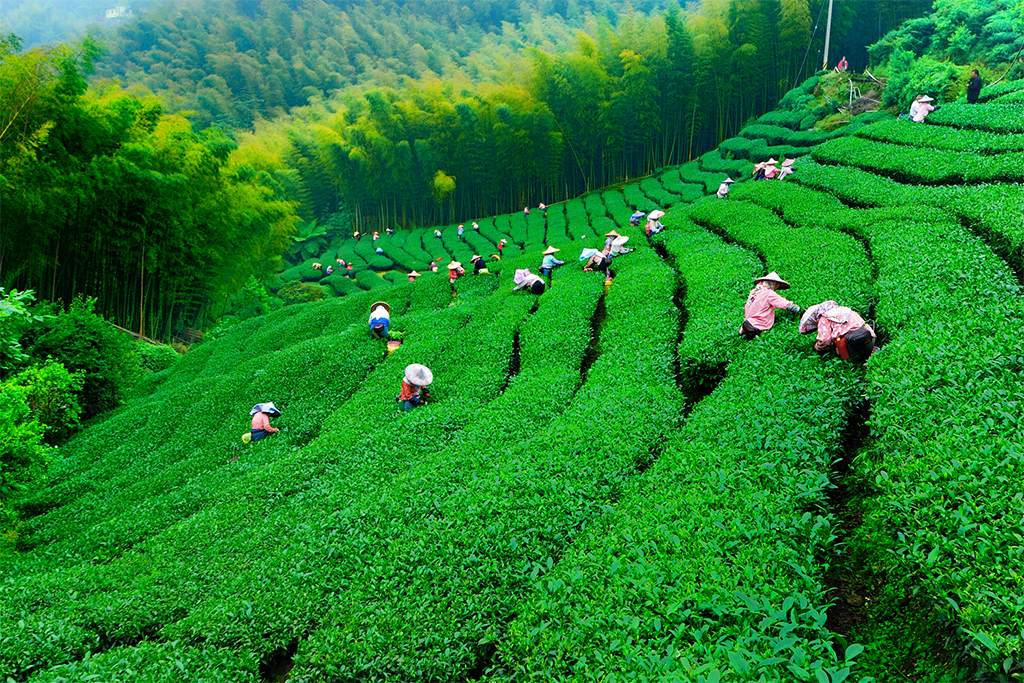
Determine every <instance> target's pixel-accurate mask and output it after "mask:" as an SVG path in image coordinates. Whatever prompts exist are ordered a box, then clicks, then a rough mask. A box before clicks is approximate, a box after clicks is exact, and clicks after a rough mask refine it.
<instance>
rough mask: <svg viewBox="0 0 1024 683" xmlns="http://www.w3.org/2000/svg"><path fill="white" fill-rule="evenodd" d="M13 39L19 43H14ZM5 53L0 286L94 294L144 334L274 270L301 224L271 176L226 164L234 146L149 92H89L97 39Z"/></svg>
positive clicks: (201, 311) (62, 295)
mask: <svg viewBox="0 0 1024 683" xmlns="http://www.w3.org/2000/svg"><path fill="white" fill-rule="evenodd" d="M14 46H16V43H15V45H14ZM4 47H5V48H6V54H4V55H3V58H4V64H3V69H2V70H0V78H2V80H0V87H2V89H3V92H4V98H3V105H2V113H3V119H2V123H3V127H2V137H0V157H2V162H0V182H2V188H3V225H2V231H0V272H2V273H3V280H4V284H5V285H7V286H11V285H15V286H18V287H20V288H22V289H34V290H36V291H37V292H38V294H39V296H40V298H47V299H51V300H62V301H66V302H70V301H71V299H72V298H73V297H74V296H75V295H77V294H86V295H88V296H93V297H96V298H97V299H98V301H99V306H98V307H97V312H101V313H103V314H104V315H105V316H107V317H110V318H112V319H114V320H116V321H117V322H118V323H120V324H122V325H125V326H130V327H132V328H133V329H135V330H137V331H138V332H139V333H141V334H145V335H152V336H160V337H168V336H170V335H171V334H172V333H173V332H175V331H178V330H180V329H182V328H183V327H189V326H194V325H199V324H202V322H203V321H204V320H206V319H207V313H208V312H209V311H208V309H209V307H210V305H211V303H212V302H213V301H216V300H218V299H223V297H224V295H226V294H230V293H232V292H234V291H236V290H237V289H238V288H239V287H240V286H241V285H242V283H244V282H245V281H246V279H248V278H249V277H250V275H252V274H257V275H266V274H269V273H271V272H273V269H274V266H275V265H276V261H277V259H278V258H279V255H280V254H281V252H282V251H283V250H284V249H285V248H286V246H287V243H288V236H289V235H290V234H291V231H292V229H293V224H294V220H295V216H294V210H293V203H292V202H289V201H287V200H285V199H283V198H282V197H281V196H280V194H281V193H280V192H279V188H277V187H276V186H275V184H274V183H273V182H270V180H269V179H268V178H266V177H265V175H260V174H258V173H256V172H254V171H252V170H251V169H246V168H243V167H233V168H230V169H229V168H228V166H227V158H228V156H229V155H230V153H231V151H232V150H233V149H234V143H233V142H232V141H231V140H230V139H229V138H227V137H226V136H225V135H224V134H223V133H221V132H219V131H217V130H215V129H210V130H208V131H204V132H200V133H196V132H193V131H192V129H191V126H190V124H189V123H188V121H186V120H185V119H183V118H181V117H180V116H167V115H164V114H162V113H161V108H160V105H159V104H158V103H157V102H156V100H154V99H152V98H137V97H132V96H130V95H127V94H125V93H123V92H121V91H120V90H118V89H115V88H101V89H94V90H91V91H89V92H86V86H85V81H84V78H83V76H84V74H85V73H87V72H88V70H89V68H90V63H91V60H92V57H93V55H94V54H95V50H96V49H97V48H96V46H95V45H93V44H91V43H89V42H88V41H87V42H86V43H85V44H84V45H83V46H82V47H81V48H80V49H78V50H74V49H72V48H70V47H66V46H63V47H59V48H55V49H51V50H37V51H31V52H29V53H27V54H25V55H17V54H12V53H11V47H12V40H11V39H10V38H8V40H7V42H6V43H5V45H4Z"/></svg>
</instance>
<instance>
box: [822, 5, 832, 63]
mask: <svg viewBox="0 0 1024 683" xmlns="http://www.w3.org/2000/svg"><path fill="white" fill-rule="evenodd" d="M832 2H833V0H828V21H827V22H825V56H824V58H823V59H822V62H821V70H822V71H826V70H827V69H828V43H829V40H831V39H832Z"/></svg>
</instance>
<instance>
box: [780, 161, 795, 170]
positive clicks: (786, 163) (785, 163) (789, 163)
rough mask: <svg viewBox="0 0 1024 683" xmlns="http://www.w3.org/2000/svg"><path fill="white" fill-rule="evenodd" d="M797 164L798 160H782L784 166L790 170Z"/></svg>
mask: <svg viewBox="0 0 1024 683" xmlns="http://www.w3.org/2000/svg"><path fill="white" fill-rule="evenodd" d="M795 163H796V159H783V160H782V165H783V166H785V167H786V168H789V167H790V166H792V165H793V164H795Z"/></svg>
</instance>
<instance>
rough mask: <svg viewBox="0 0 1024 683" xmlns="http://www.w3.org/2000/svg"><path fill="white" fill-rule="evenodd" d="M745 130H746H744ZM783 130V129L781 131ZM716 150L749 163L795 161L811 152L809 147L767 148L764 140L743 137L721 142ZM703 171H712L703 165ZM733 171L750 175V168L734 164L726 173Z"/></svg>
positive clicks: (783, 146) (784, 146)
mask: <svg viewBox="0 0 1024 683" xmlns="http://www.w3.org/2000/svg"><path fill="white" fill-rule="evenodd" d="M744 130H746V129H744ZM782 130H785V129H782ZM718 150H719V152H720V153H721V154H729V155H731V156H732V157H733V158H735V159H744V160H750V161H758V162H761V161H767V160H768V159H771V158H776V159H779V160H780V161H781V160H783V159H795V158H797V157H800V156H803V155H804V154H809V153H810V151H811V148H810V147H793V146H791V145H776V146H771V147H770V146H768V145H767V144H765V142H764V140H756V139H755V140H751V139H748V138H745V137H736V138H729V139H728V140H723V141H722V144H720V145H719V146H718ZM704 170H708V171H710V170H714V168H712V167H710V166H709V165H707V164H704ZM731 171H735V172H736V173H737V175H738V174H740V173H743V174H744V175H750V174H751V171H752V165H751V166H746V167H744V166H739V165H738V164H735V165H733V166H730V167H729V169H728V171H727V172H731Z"/></svg>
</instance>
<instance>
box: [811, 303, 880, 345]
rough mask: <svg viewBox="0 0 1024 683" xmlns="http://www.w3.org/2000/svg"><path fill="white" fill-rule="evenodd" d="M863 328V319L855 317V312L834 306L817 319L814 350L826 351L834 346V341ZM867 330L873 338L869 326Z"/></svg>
mask: <svg viewBox="0 0 1024 683" xmlns="http://www.w3.org/2000/svg"><path fill="white" fill-rule="evenodd" d="M864 326H865V325H864V318H862V317H860V316H859V315H857V312H856V311H854V310H853V309H851V308H848V307H847V306H836V307H835V308H833V309H832V310H830V311H827V312H825V313H824V314H823V315H822V316H821V317H820V318H818V338H817V340H816V341H815V342H814V350H815V351H828V350H829V349H831V348H832V347H833V346H835V344H836V339H839V338H840V337H842V336H843V335H844V334H846V333H848V332H853V331H854V330H857V329H860V328H861V327H864ZM868 329H869V330H871V335H872V336H874V334H875V331H874V330H872V329H871V327H870V326H868Z"/></svg>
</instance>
